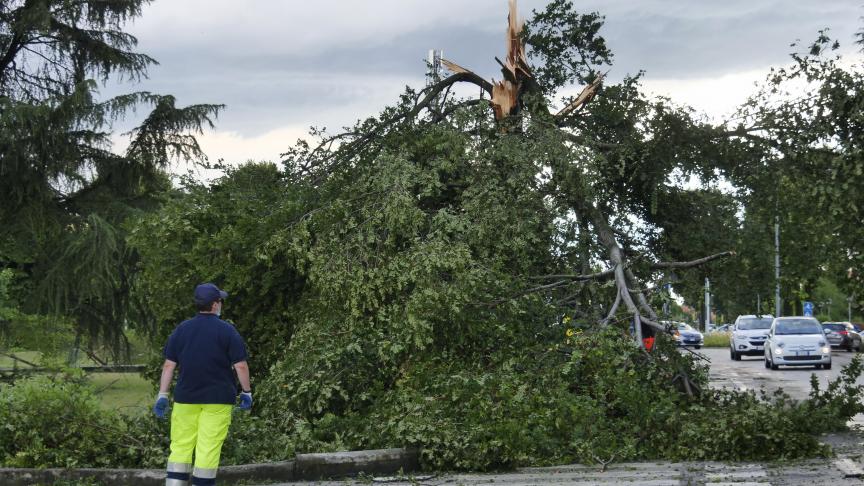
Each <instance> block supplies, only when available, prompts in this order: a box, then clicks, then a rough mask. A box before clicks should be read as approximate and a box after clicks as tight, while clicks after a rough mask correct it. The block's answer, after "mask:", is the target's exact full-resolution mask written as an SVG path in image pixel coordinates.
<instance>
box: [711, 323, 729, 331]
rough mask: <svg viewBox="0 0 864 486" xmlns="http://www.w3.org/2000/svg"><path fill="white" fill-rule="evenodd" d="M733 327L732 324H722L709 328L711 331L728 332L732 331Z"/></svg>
mask: <svg viewBox="0 0 864 486" xmlns="http://www.w3.org/2000/svg"><path fill="white" fill-rule="evenodd" d="M733 327H734V325H733V324H723V325H722V326H717V327H715V328H714V329H712V330H711V332H716V333H729V332H732V328H733Z"/></svg>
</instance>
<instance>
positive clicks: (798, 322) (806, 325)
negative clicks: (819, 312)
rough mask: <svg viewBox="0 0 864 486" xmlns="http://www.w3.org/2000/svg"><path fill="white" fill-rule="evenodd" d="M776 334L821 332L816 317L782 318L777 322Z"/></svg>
mask: <svg viewBox="0 0 864 486" xmlns="http://www.w3.org/2000/svg"><path fill="white" fill-rule="evenodd" d="M776 332H777V334H822V326H820V325H819V321H817V320H816V319H784V320H782V321H778V322H777V330H776Z"/></svg>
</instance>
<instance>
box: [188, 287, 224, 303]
mask: <svg viewBox="0 0 864 486" xmlns="http://www.w3.org/2000/svg"><path fill="white" fill-rule="evenodd" d="M226 298H228V292H225V291H224V290H219V287H217V286H216V285H214V284H212V283H209V282H208V283H203V284H201V285H199V286H197V287H195V304H196V305H207V304H212V303H213V302H216V301H217V300H221V299H226Z"/></svg>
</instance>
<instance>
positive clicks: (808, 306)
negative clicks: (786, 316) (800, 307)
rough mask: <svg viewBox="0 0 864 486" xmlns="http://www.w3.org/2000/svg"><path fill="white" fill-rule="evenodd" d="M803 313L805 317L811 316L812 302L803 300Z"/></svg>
mask: <svg viewBox="0 0 864 486" xmlns="http://www.w3.org/2000/svg"><path fill="white" fill-rule="evenodd" d="M804 315H805V316H807V317H813V302H810V301H804Z"/></svg>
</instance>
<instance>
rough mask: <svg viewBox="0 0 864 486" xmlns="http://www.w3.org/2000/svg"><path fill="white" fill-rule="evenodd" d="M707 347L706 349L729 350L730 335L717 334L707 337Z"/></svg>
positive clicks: (707, 335)
mask: <svg viewBox="0 0 864 486" xmlns="http://www.w3.org/2000/svg"><path fill="white" fill-rule="evenodd" d="M705 347H706V348H728V347H729V335H728V334H726V333H722V332H715V333H712V334H706V335H705Z"/></svg>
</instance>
